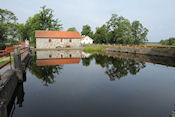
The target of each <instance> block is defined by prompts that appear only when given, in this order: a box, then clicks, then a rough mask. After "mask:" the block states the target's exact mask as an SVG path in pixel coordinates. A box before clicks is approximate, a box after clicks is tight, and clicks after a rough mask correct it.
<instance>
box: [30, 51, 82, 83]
mask: <svg viewBox="0 0 175 117" xmlns="http://www.w3.org/2000/svg"><path fill="white" fill-rule="evenodd" d="M82 56H83V55H82V51H79V50H71V51H69V50H67V51H63V50H60V51H36V55H35V56H33V58H32V61H31V65H30V66H29V71H30V72H31V73H32V74H33V75H35V76H36V77H37V78H39V79H41V80H42V81H43V83H44V86H48V85H49V84H53V83H54V82H55V80H54V78H55V76H56V75H57V76H58V75H59V74H60V72H61V70H62V69H63V65H65V64H79V63H80V61H81V57H82Z"/></svg>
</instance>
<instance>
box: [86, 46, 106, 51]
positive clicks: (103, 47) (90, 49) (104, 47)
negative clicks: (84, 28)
mask: <svg viewBox="0 0 175 117" xmlns="http://www.w3.org/2000/svg"><path fill="white" fill-rule="evenodd" d="M106 48H107V47H106V46H94V47H90V46H85V47H84V48H83V50H84V51H85V52H102V51H103V50H104V49H106Z"/></svg>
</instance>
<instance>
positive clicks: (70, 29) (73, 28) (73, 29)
mask: <svg viewBox="0 0 175 117" xmlns="http://www.w3.org/2000/svg"><path fill="white" fill-rule="evenodd" d="M67 31H77V29H76V28H75V27H72V28H68V29H67Z"/></svg>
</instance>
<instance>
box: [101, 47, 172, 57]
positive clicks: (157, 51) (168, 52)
mask: <svg viewBox="0 0 175 117" xmlns="http://www.w3.org/2000/svg"><path fill="white" fill-rule="evenodd" d="M104 51H105V52H108V51H109V52H124V53H134V54H143V55H153V56H165V57H175V49H174V48H156V47H155V48H144V47H143V48H137V47H126V46H125V47H108V48H107V49H105V50H104Z"/></svg>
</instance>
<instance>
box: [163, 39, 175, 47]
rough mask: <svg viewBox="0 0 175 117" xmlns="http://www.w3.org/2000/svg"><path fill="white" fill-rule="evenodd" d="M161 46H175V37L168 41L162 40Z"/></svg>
mask: <svg viewBox="0 0 175 117" xmlns="http://www.w3.org/2000/svg"><path fill="white" fill-rule="evenodd" d="M160 44H162V45H173V46H175V37H170V38H169V39H166V40H161V41H160Z"/></svg>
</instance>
